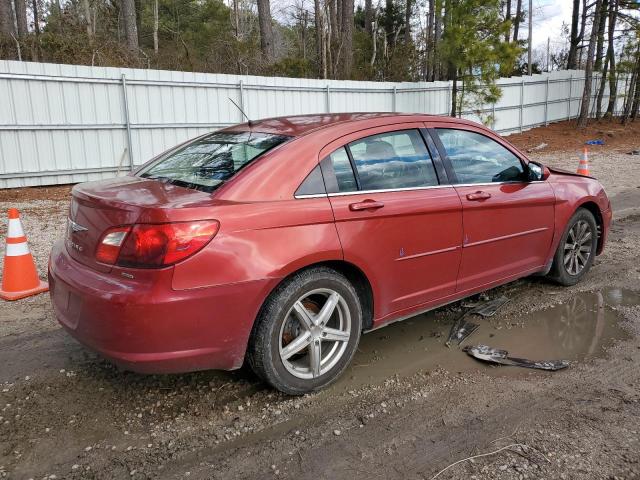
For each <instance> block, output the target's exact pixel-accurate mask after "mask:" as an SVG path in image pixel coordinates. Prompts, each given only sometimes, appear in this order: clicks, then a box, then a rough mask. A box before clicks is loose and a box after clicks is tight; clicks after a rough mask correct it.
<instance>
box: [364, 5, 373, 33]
mask: <svg viewBox="0 0 640 480" xmlns="http://www.w3.org/2000/svg"><path fill="white" fill-rule="evenodd" d="M364 29H365V31H366V32H367V34H368V35H369V36H371V35H372V33H373V2H372V0H365V1H364Z"/></svg>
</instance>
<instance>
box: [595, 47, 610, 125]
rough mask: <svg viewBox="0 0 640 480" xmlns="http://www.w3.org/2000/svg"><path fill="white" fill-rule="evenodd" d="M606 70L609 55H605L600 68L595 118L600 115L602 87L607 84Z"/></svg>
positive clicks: (602, 96)
mask: <svg viewBox="0 0 640 480" xmlns="http://www.w3.org/2000/svg"><path fill="white" fill-rule="evenodd" d="M608 71H609V57H608V56H607V57H606V58H605V60H604V67H603V68H602V75H601V77H600V85H599V87H598V98H597V99H596V118H597V119H598V120H599V119H600V118H601V117H602V99H603V98H604V89H605V87H606V86H607V73H608Z"/></svg>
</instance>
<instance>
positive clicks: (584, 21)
mask: <svg viewBox="0 0 640 480" xmlns="http://www.w3.org/2000/svg"><path fill="white" fill-rule="evenodd" d="M588 13H589V6H588V5H587V0H582V18H581V20H580V33H579V34H578V53H579V55H580V56H579V57H578V58H577V60H576V68H580V67H581V66H582V54H583V52H584V48H583V47H582V46H581V45H580V44H581V43H582V40H583V39H584V32H585V30H586V27H587V16H588Z"/></svg>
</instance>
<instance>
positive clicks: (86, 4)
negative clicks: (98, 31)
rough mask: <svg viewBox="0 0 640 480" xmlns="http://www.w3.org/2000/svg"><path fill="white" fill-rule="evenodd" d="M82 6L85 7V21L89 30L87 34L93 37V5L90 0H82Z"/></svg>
mask: <svg viewBox="0 0 640 480" xmlns="http://www.w3.org/2000/svg"><path fill="white" fill-rule="evenodd" d="M82 7H83V9H84V23H85V28H86V30H87V36H88V37H89V38H91V37H93V29H92V28H91V6H90V5H89V0H82Z"/></svg>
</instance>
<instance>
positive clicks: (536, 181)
mask: <svg viewBox="0 0 640 480" xmlns="http://www.w3.org/2000/svg"><path fill="white" fill-rule="evenodd" d="M544 182H545V180H533V181H531V182H523V181H519V180H516V181H510V182H484V183H448V184H446V185H429V186H426V187H406V188H387V189H381V190H355V191H353V192H335V193H319V194H313V195H294V197H295V198H296V199H302V198H324V197H342V196H349V195H361V194H364V195H373V194H375V193H390V192H409V191H412V190H432V189H435V188H453V187H477V186H488V185H511V184H518V183H523V184H527V185H528V184H530V183H544Z"/></svg>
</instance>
